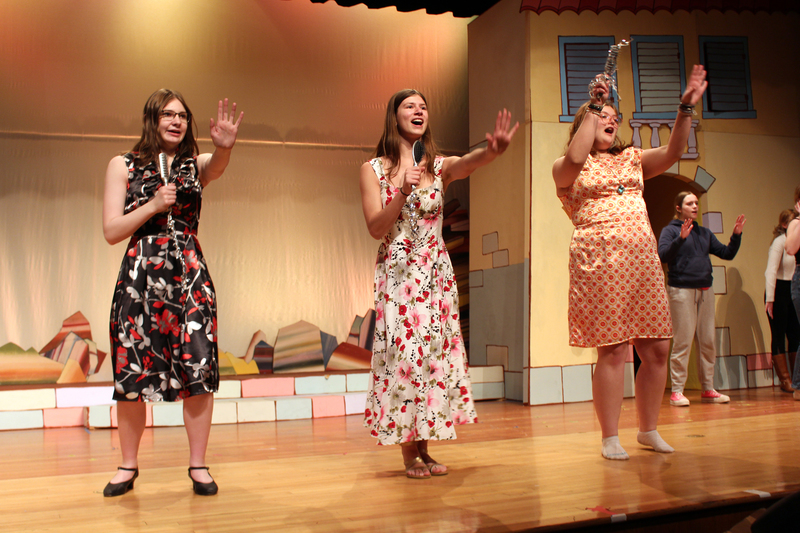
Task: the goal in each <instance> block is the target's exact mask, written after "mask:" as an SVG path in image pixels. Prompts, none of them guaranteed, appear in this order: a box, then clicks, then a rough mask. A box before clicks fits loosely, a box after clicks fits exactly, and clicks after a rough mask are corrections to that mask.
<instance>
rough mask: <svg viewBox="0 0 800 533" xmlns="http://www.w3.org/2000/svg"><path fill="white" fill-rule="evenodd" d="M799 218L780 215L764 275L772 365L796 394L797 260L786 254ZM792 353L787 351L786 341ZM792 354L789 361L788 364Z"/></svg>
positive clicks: (787, 213) (798, 338)
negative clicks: (794, 299)
mask: <svg viewBox="0 0 800 533" xmlns="http://www.w3.org/2000/svg"><path fill="white" fill-rule="evenodd" d="M795 216H797V214H796V213H795V212H794V211H793V210H792V209H784V210H783V211H781V213H780V215H778V225H777V226H775V229H774V230H773V231H772V235H773V237H774V239H773V241H772V244H771V245H770V247H769V258H768V260H767V270H766V272H764V277H766V281H767V286H766V291H765V293H764V302H765V304H764V305H765V309H766V311H767V318H769V329H770V333H771V334H772V365H773V368H774V369H775V372H776V373H777V374H778V379H779V380H780V382H781V385H780V387H781V390H782V391H784V392H793V391H794V389H793V388H792V373H791V370H790V367H791V362H792V361H794V358H795V353H794V350H796V349H797V346H798V344H800V323H798V321H797V313H796V312H795V310H794V305H793V304H792V274H794V269H795V259H794V257H793V256H791V255H789V254H787V253H786V250H785V248H784V247H785V245H786V226H788V225H789V222H791V220H792V219H793V218H794V217H795ZM787 341H788V343H789V351H790V352H791V353H788V354H787V352H786V342H787ZM787 355H788V361H787Z"/></svg>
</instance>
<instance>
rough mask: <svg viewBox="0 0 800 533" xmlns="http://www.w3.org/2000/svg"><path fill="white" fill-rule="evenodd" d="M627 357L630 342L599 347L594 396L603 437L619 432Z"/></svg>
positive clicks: (595, 408) (593, 382) (593, 383)
mask: <svg viewBox="0 0 800 533" xmlns="http://www.w3.org/2000/svg"><path fill="white" fill-rule="evenodd" d="M627 357H628V343H621V344H614V345H613V346H600V347H598V348H597V366H596V367H595V370H594V376H593V378H592V396H593V398H594V410H595V412H596V413H597V420H598V422H600V428H601V429H602V430H603V438H607V437H615V436H617V434H618V432H619V431H618V430H619V412H620V409H621V408H622V394H623V391H624V388H625V373H624V368H625V359H627ZM640 371H641V370H640Z"/></svg>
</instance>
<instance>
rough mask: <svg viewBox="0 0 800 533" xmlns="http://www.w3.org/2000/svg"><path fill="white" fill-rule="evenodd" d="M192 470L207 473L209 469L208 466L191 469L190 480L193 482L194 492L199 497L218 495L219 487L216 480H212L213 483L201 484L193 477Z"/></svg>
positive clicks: (191, 467) (192, 467)
mask: <svg viewBox="0 0 800 533" xmlns="http://www.w3.org/2000/svg"><path fill="white" fill-rule="evenodd" d="M192 470H205V471H206V472H208V467H207V466H190V467H189V479H191V480H192V490H194V493H195V494H197V495H198V496H213V495H214V494H216V493H217V491H218V490H219V487H217V483H216V482H215V481H214V480H212V481H211V483H200V482H199V481H196V480H195V479H194V478H193V477H192Z"/></svg>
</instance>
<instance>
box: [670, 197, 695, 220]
mask: <svg viewBox="0 0 800 533" xmlns="http://www.w3.org/2000/svg"><path fill="white" fill-rule="evenodd" d="M689 195H692V196H694V197H695V198H697V195H696V194H695V193H693V192H689V191H681V192H679V193H678V195H677V196H676V197H675V201H674V202H672V205H673V206H675V207H674V208H675V214H674V216H673V217H672V218H674V219H676V220H677V219H679V216H678V215H679V214H680V212H681V208H682V207H683V201H684V200H686V197H687V196H689ZM697 202H698V203H699V202H700V199H699V198H697Z"/></svg>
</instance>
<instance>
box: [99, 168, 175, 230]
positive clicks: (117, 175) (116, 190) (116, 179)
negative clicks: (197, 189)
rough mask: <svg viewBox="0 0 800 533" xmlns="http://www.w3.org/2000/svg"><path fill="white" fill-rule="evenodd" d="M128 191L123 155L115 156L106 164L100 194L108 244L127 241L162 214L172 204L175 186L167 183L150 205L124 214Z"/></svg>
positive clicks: (148, 203)
mask: <svg viewBox="0 0 800 533" xmlns="http://www.w3.org/2000/svg"><path fill="white" fill-rule="evenodd" d="M127 190H128V168H127V167H126V166H125V160H124V159H123V158H122V156H120V155H118V156H117V157H115V158H114V159H112V160H111V162H110V163H109V164H108V169H107V170H106V187H105V192H104V193H103V236H104V237H105V238H106V241H108V243H109V244H117V243H118V242H121V241H124V240H125V239H128V238H130V236H131V235H133V234H134V232H136V230H137V229H139V228H140V227H141V226H142V224H144V223H145V222H147V221H148V220H150V218H152V217H153V215H155V214H156V213H163V212H164V211H166V210H167V209H169V207H170V206H171V205H172V204H174V203H175V197H176V193H175V185H174V184H170V185H167V186H164V187H161V188H160V189H158V192H156V195H155V196H154V197H153V198H152V199H151V200H150V201H149V202H147V203H146V204H144V205H142V206H140V207H139V208H138V209H135V210H133V211H131V212H130V213H128V214H125V197H126V195H127Z"/></svg>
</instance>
